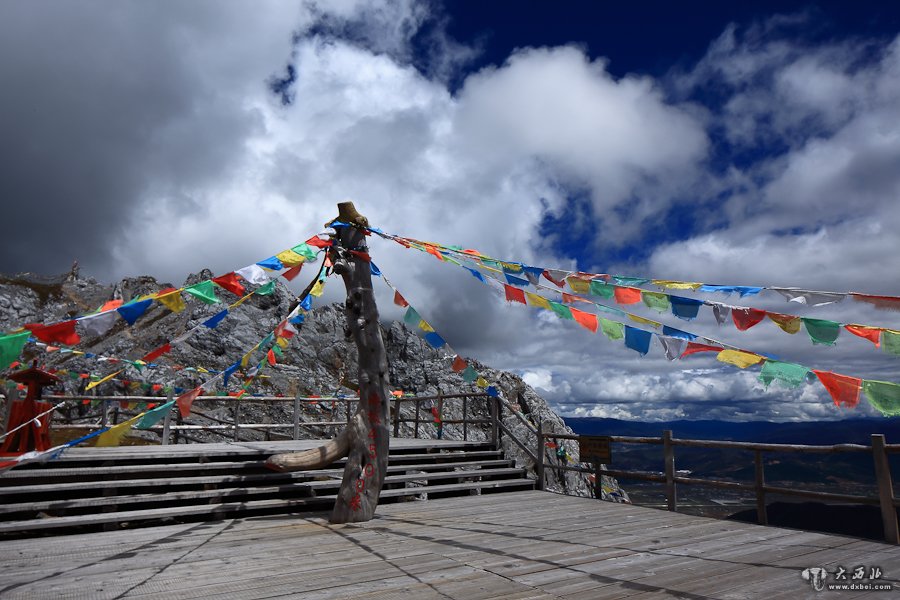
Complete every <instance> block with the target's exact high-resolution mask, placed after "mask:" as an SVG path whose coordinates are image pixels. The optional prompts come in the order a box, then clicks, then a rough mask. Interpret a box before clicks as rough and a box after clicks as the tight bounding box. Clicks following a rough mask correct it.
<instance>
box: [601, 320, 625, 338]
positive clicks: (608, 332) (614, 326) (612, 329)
mask: <svg viewBox="0 0 900 600" xmlns="http://www.w3.org/2000/svg"><path fill="white" fill-rule="evenodd" d="M600 330H601V331H602V332H603V335H605V336H606V337H608V338H609V339H611V340H621V339H622V338H623V337H625V325H624V324H622V323H617V322H616V321H610V320H609V319H604V318H602V317H601V318H600Z"/></svg>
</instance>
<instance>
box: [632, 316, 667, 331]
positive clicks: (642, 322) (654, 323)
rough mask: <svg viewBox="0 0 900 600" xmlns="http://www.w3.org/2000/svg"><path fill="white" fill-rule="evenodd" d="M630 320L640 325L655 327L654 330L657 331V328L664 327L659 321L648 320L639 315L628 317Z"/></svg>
mask: <svg viewBox="0 0 900 600" xmlns="http://www.w3.org/2000/svg"><path fill="white" fill-rule="evenodd" d="M628 318H629V319H630V320H632V321H634V322H635V323H637V324H639V325H649V326H651V327H653V328H654V329H656V328H657V327H659V326H660V325H662V323H660V322H659V321H654V320H652V319H646V318H644V317H639V316H638V315H628Z"/></svg>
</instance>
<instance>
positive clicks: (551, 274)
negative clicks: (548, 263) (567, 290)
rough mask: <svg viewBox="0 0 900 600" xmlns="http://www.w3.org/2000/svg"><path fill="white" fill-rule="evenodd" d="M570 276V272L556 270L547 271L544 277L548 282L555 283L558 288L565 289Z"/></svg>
mask: <svg viewBox="0 0 900 600" xmlns="http://www.w3.org/2000/svg"><path fill="white" fill-rule="evenodd" d="M568 274H569V271H558V270H556V269H545V270H544V277H545V278H546V279H547V281H550V282H553V283H554V284H556V287H563V286H564V285H566V276H567V275H568Z"/></svg>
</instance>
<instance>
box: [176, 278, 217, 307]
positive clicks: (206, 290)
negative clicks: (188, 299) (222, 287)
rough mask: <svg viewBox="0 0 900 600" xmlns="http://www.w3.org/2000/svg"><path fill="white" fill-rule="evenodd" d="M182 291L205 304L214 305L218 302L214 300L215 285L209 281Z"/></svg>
mask: <svg viewBox="0 0 900 600" xmlns="http://www.w3.org/2000/svg"><path fill="white" fill-rule="evenodd" d="M184 291H185V292H187V293H188V294H190V295H191V296H194V297H195V298H199V299H200V300H201V301H203V302H205V303H207V304H215V303H217V302H218V301H219V299H218V298H216V285H215V284H214V283H213V282H212V281H210V280H209V279H207V280H206V281H201V282H200V283H195V284H194V285H192V286H191V287H188V288H185V289H184Z"/></svg>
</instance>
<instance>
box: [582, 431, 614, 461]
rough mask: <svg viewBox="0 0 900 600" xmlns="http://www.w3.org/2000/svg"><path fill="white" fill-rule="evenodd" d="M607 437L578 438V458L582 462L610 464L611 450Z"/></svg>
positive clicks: (584, 436) (585, 436)
mask: <svg viewBox="0 0 900 600" xmlns="http://www.w3.org/2000/svg"><path fill="white" fill-rule="evenodd" d="M609 444H610V439H609V436H607V435H580V436H578V456H579V459H580V460H581V461H582V462H599V463H603V464H605V465H608V464H611V463H612V450H610V445H609Z"/></svg>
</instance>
